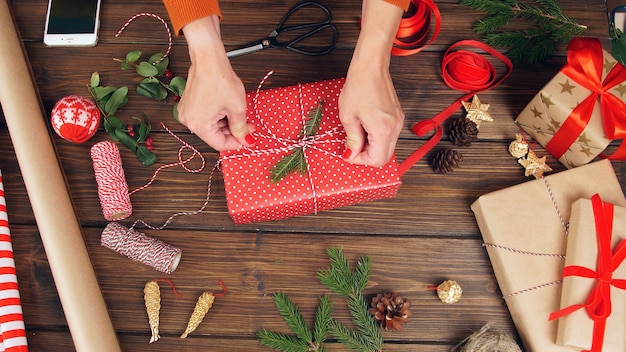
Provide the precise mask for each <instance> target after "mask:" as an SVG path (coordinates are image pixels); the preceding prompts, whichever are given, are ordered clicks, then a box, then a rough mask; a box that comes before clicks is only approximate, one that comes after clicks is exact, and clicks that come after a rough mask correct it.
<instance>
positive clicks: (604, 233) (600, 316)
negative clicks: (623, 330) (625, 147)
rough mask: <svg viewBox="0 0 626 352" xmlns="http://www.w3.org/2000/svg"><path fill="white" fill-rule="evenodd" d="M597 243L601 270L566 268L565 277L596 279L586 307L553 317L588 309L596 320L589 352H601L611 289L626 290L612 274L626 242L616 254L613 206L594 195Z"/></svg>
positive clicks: (625, 283) (577, 306)
mask: <svg viewBox="0 0 626 352" xmlns="http://www.w3.org/2000/svg"><path fill="white" fill-rule="evenodd" d="M591 203H592V206H593V215H594V219H595V225H596V226H595V227H596V237H597V240H598V241H597V242H598V265H597V266H598V270H597V271H596V270H592V269H589V268H586V267H582V266H578V265H569V266H566V267H565V268H563V277H566V276H579V277H584V278H590V279H596V280H597V282H596V285H595V287H594V288H593V290H592V291H591V293H590V294H589V296H588V298H587V302H585V303H584V304H582V303H581V304H573V305H571V306H569V307H565V308H563V309H561V310H558V311H556V312H553V313H552V314H550V320H553V319H558V318H561V317H564V316H566V315H568V314H570V313H573V312H574V311H576V310H578V309H581V308H585V310H586V311H587V314H588V315H589V318H591V320H593V322H594V324H593V339H592V344H591V349H590V350H589V352H600V351H602V345H603V343H604V331H605V328H606V320H607V318H608V317H609V316H610V315H611V286H614V287H617V288H619V289H622V290H626V279H616V278H613V272H614V271H615V269H617V268H618V267H619V266H620V265H621V264H622V262H623V261H624V260H625V259H626V240H622V241H621V242H620V243H619V244H618V245H617V246H616V247H615V250H614V251H613V252H611V242H612V234H613V204H611V203H606V202H602V200H601V199H600V196H599V195H598V194H595V195H594V196H593V197H592V198H591Z"/></svg>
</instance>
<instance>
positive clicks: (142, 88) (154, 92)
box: [137, 77, 167, 100]
mask: <svg viewBox="0 0 626 352" xmlns="http://www.w3.org/2000/svg"><path fill="white" fill-rule="evenodd" d="M137 93H138V94H139V95H143V96H144V97H148V98H150V99H154V100H163V99H165V98H167V89H165V87H163V86H162V85H161V83H160V82H159V80H158V79H157V78H153V77H149V78H146V79H144V80H143V81H141V83H139V85H138V86H137Z"/></svg>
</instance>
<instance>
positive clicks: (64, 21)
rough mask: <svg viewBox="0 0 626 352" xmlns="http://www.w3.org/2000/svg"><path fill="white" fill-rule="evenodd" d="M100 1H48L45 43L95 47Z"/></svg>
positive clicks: (98, 25)
mask: <svg viewBox="0 0 626 352" xmlns="http://www.w3.org/2000/svg"><path fill="white" fill-rule="evenodd" d="M99 27H100V0H48V13H47V15H46V29H45V31H44V36H43V42H44V44H46V45H48V46H94V45H96V43H97V42H98V29H99Z"/></svg>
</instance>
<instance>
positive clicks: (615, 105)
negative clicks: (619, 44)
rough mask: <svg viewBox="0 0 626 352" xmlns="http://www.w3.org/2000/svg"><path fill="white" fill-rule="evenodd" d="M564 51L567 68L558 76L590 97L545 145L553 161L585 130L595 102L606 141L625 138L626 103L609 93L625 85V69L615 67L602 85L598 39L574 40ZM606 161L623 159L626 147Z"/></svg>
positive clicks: (622, 146) (625, 154)
mask: <svg viewBox="0 0 626 352" xmlns="http://www.w3.org/2000/svg"><path fill="white" fill-rule="evenodd" d="M567 50H568V52H567V64H566V65H565V66H564V67H563V68H562V69H561V72H563V73H564V74H565V75H566V76H568V77H569V78H570V79H572V80H573V81H574V82H576V84H578V85H580V86H581V87H583V88H585V89H588V90H589V91H591V94H590V95H589V96H588V97H587V98H585V100H583V101H582V102H581V103H580V104H578V106H576V107H575V108H574V110H573V111H572V112H571V113H570V115H569V116H568V117H567V118H566V119H565V121H564V122H563V124H562V125H561V127H560V128H559V129H558V130H557V132H556V133H555V134H554V136H553V137H552V139H551V140H550V141H549V142H548V143H547V144H546V146H545V148H546V150H547V151H548V152H550V153H551V154H552V155H554V156H555V157H556V158H560V157H561V156H563V154H565V152H567V150H568V149H569V148H570V146H571V145H572V144H573V143H574V142H575V141H576V139H578V136H580V134H581V133H582V132H583V130H584V129H585V127H587V125H588V124H589V121H590V120H591V116H592V113H593V110H594V107H595V105H596V102H597V101H598V98H599V100H600V109H601V111H602V114H601V115H602V119H603V124H604V132H605V134H606V136H607V138H609V139H620V138H625V137H626V103H624V102H623V101H622V100H620V99H619V98H618V97H616V96H615V95H613V94H611V93H610V92H609V90H610V89H612V88H613V87H615V86H617V85H618V84H620V83H622V82H624V81H626V68H625V67H624V66H623V65H622V64H620V63H619V62H617V63H615V64H614V66H613V68H611V71H610V72H609V73H608V75H607V76H606V78H605V79H604V81H602V71H603V70H604V66H605V62H604V55H603V52H602V46H601V44H600V42H599V41H598V40H597V39H592V38H574V39H572V41H571V42H570V43H569V45H568V46H567ZM609 159H613V160H623V159H626V145H625V144H623V143H622V144H621V145H620V146H619V148H618V149H617V150H616V151H615V152H614V153H613V155H611V156H610V157H609Z"/></svg>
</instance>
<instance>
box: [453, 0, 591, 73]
mask: <svg viewBox="0 0 626 352" xmlns="http://www.w3.org/2000/svg"><path fill="white" fill-rule="evenodd" d="M534 2H535V3H536V5H531V4H528V3H521V2H519V1H518V0H459V4H461V5H465V6H469V7H470V8H472V9H474V10H476V11H480V12H484V13H486V14H487V17H486V18H484V19H482V20H479V21H477V22H476V23H475V24H474V27H473V29H474V32H476V33H477V34H480V35H482V36H483V37H482V40H483V41H484V42H485V43H486V44H488V45H491V46H494V47H500V48H507V49H509V50H508V52H507V56H508V57H509V58H510V59H511V61H512V62H513V63H515V64H519V63H523V62H526V63H528V64H533V63H537V62H541V61H543V60H544V59H545V58H546V57H547V56H548V55H550V54H551V53H553V52H554V50H555V49H556V46H557V45H558V44H562V43H567V42H569V41H570V39H571V38H572V37H574V36H576V35H580V34H582V33H583V32H584V31H585V30H586V29H587V26H585V25H581V24H579V23H577V22H576V21H575V20H574V19H572V18H570V17H568V16H567V15H565V14H564V13H563V10H562V9H561V7H560V5H559V3H558V1H557V0H535V1H534ZM513 19H523V20H526V21H528V22H530V24H529V26H528V27H527V29H524V30H505V29H504V27H505V26H506V25H507V24H509V22H510V21H511V20H513Z"/></svg>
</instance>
